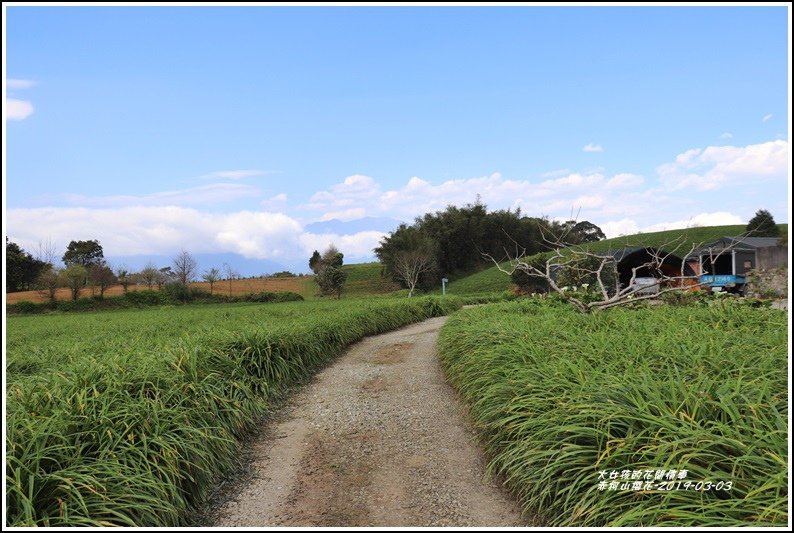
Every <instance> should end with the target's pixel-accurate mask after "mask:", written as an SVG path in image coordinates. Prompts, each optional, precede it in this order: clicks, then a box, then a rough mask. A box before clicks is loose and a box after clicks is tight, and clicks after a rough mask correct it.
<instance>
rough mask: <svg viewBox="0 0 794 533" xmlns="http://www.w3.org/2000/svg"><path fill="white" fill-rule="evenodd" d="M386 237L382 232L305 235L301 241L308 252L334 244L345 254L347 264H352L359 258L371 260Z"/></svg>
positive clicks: (302, 235) (301, 237)
mask: <svg viewBox="0 0 794 533" xmlns="http://www.w3.org/2000/svg"><path fill="white" fill-rule="evenodd" d="M385 236H386V233H383V232H380V231H360V232H358V233H354V234H351V235H339V234H336V233H320V234H316V233H303V234H301V236H300V241H301V244H302V245H303V248H304V250H307V251H311V250H321V251H322V250H324V249H326V248H327V247H328V246H329V245H330V244H333V245H335V246H336V247H337V248H338V249H339V250H340V251H341V252H342V253H344V254H345V262H350V260H355V259H359V258H371V257H372V255H373V252H372V250H373V249H374V248H376V247H377V246H379V245H380V241H381V239H383V237H385ZM309 253H311V252H309Z"/></svg>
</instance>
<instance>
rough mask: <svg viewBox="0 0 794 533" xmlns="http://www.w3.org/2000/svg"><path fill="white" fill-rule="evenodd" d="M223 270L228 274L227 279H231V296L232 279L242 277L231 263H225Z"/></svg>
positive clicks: (230, 293)
mask: <svg viewBox="0 0 794 533" xmlns="http://www.w3.org/2000/svg"><path fill="white" fill-rule="evenodd" d="M223 272H224V274H226V279H227V280H229V296H231V295H232V281H233V280H235V279H237V278H239V277H240V273H239V272H237V271H236V270H235V269H234V268H232V266H231V265H230V264H229V263H224V264H223Z"/></svg>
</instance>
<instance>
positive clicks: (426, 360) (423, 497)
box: [212, 317, 527, 527]
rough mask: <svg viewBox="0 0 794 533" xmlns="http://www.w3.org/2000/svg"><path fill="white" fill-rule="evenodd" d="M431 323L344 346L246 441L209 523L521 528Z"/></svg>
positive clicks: (434, 323) (438, 321)
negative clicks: (237, 472) (247, 463)
mask: <svg viewBox="0 0 794 533" xmlns="http://www.w3.org/2000/svg"><path fill="white" fill-rule="evenodd" d="M444 321H445V318H444V317H440V318H433V319H430V320H426V321H424V322H422V323H419V324H415V325H412V326H409V327H406V328H403V329H401V330H398V331H394V332H391V333H387V334H383V335H378V336H374V337H369V338H367V339H365V340H363V341H361V342H359V343H358V344H355V345H354V346H352V347H351V348H350V349H349V350H348V351H347V352H346V354H344V355H343V356H342V357H340V358H339V359H338V360H337V361H336V362H335V363H334V364H333V365H332V366H330V367H328V368H326V369H325V370H323V371H322V372H320V373H319V374H318V375H317V376H316V377H315V379H314V380H313V381H312V382H311V384H309V385H307V386H306V387H305V388H303V389H302V390H301V391H300V392H298V393H297V394H295V395H294V396H293V398H292V399H291V401H290V402H289V404H288V405H286V406H285V407H284V409H283V411H282V412H281V413H280V414H279V416H277V417H276V418H277V419H276V420H272V421H271V422H270V425H269V427H268V428H267V431H265V433H264V436H263V437H262V438H261V439H260V440H259V441H258V442H256V443H255V444H254V446H253V449H252V453H253V456H254V462H253V465H252V471H253V475H252V477H251V478H250V479H248V480H246V482H245V483H243V484H242V485H240V484H238V485H240V486H237V488H236V492H235V493H234V494H232V495H231V497H230V498H228V499H227V500H226V502H225V503H224V504H222V505H221V506H220V507H219V509H218V510H217V512H215V513H213V515H214V516H215V517H216V519H215V520H214V523H213V524H212V525H214V526H218V527H226V526H249V527H251V526H253V527H256V526H331V527H333V526H336V527H340V526H403V527H408V526H457V527H462V526H492V527H498V526H524V525H527V523H526V522H524V521H522V519H521V517H520V514H519V510H518V508H517V506H516V505H515V504H514V503H513V502H512V501H511V499H510V498H509V497H508V496H507V495H505V494H504V493H503V492H502V490H501V489H500V487H498V486H496V484H495V483H494V482H493V481H490V480H488V479H487V478H486V476H485V473H484V463H483V459H482V457H481V452H480V451H479V449H478V447H477V444H476V440H475V437H474V433H473V430H472V429H471V427H470V425H469V423H468V422H467V419H466V413H465V410H464V408H463V407H462V405H461V403H460V401H459V400H458V398H457V396H456V394H455V392H454V390H453V389H452V388H451V387H450V386H449V385H447V384H446V382H445V381H444V376H443V374H442V372H441V368H440V366H439V364H438V361H437V358H436V352H435V350H436V348H435V346H436V339H437V336H438V330H439V329H440V328H441V326H442V324H443V323H444Z"/></svg>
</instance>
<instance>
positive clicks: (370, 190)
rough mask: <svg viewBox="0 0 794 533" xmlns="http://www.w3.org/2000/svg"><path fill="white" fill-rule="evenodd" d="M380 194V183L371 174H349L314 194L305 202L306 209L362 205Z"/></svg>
mask: <svg viewBox="0 0 794 533" xmlns="http://www.w3.org/2000/svg"><path fill="white" fill-rule="evenodd" d="M379 194H380V185H378V184H377V183H376V182H375V180H374V179H373V178H371V177H370V176H363V175H361V174H355V175H353V176H348V177H346V178H345V179H344V181H342V183H337V184H335V185H333V186H332V187H331V188H330V189H328V190H327V191H319V192H316V193H314V194H313V195H312V197H311V198H310V199H309V203H307V204H304V205H303V206H301V207H303V208H304V209H324V210H327V209H333V208H350V207H351V206H354V207H360V206H361V204H366V203H368V202H370V201H372V200H374V199H375V198H376V197H377V196H378V195H379Z"/></svg>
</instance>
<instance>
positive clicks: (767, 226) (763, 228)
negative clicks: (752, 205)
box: [746, 209, 780, 237]
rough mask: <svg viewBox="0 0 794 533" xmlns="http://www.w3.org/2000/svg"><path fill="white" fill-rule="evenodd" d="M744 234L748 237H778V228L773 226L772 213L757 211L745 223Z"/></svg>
mask: <svg viewBox="0 0 794 533" xmlns="http://www.w3.org/2000/svg"><path fill="white" fill-rule="evenodd" d="M746 234H747V236H748V237H780V228H778V227H777V224H775V219H774V218H773V217H772V213H770V212H769V211H767V210H766V209H759V210H758V211H756V213H755V216H754V217H753V218H751V219H750V222H748V223H747V229H746Z"/></svg>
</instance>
